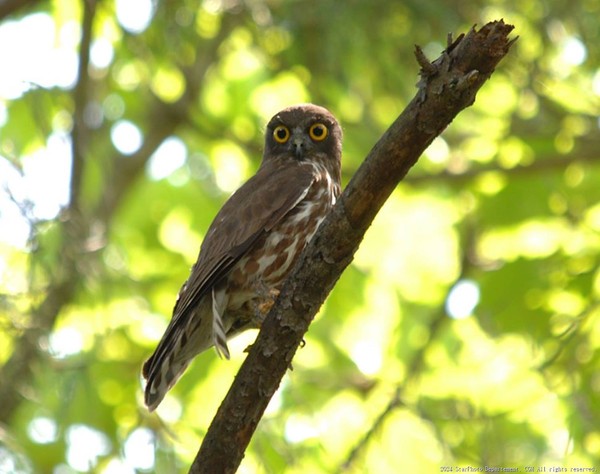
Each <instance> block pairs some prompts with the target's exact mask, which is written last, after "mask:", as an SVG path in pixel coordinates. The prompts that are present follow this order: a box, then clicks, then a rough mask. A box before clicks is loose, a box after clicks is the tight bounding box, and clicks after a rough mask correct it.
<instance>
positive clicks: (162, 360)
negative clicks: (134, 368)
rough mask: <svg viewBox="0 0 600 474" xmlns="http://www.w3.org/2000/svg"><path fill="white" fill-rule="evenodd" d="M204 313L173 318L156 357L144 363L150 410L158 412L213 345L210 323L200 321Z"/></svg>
mask: <svg viewBox="0 0 600 474" xmlns="http://www.w3.org/2000/svg"><path fill="white" fill-rule="evenodd" d="M202 309H204V308H202V307H201V308H200V311H198V313H200V314H197V313H196V312H193V313H191V314H189V315H185V317H184V315H181V317H177V318H173V320H171V323H170V324H169V326H168V327H167V330H166V331H165V334H164V335H163V337H162V339H161V340H160V342H159V343H158V347H157V348H156V350H155V351H154V354H152V356H150V358H149V359H148V360H147V361H146V362H145V363H144V366H143V367H142V375H143V376H144V378H145V379H146V389H145V392H144V402H145V403H146V406H147V407H148V410H150V411H154V410H155V409H156V407H158V405H159V404H160V402H162V400H163V398H164V397H165V395H166V394H167V392H168V391H169V390H170V389H171V387H173V385H175V384H176V383H177V381H178V380H179V378H180V377H181V376H182V375H183V373H184V372H185V369H186V368H187V366H188V365H189V363H190V362H191V361H192V359H193V358H194V357H195V356H196V355H198V354H199V353H201V352H204V351H205V350H207V349H209V348H210V347H211V346H212V345H213V341H212V328H211V325H210V320H208V321H207V318H202V317H200V316H201V312H202Z"/></svg>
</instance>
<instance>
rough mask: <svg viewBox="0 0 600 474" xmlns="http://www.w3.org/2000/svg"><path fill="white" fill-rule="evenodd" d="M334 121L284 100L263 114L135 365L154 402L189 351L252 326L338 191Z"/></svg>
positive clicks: (223, 350)
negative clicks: (155, 335)
mask: <svg viewBox="0 0 600 474" xmlns="http://www.w3.org/2000/svg"><path fill="white" fill-rule="evenodd" d="M341 155H342V130H341V127H340V125H339V124H338V122H337V120H336V119H335V117H334V116H333V115H332V114H331V113H330V112H329V111H328V110H327V109H325V108H323V107H320V106H317V105H313V104H302V105H296V106H292V107H288V108H286V109H284V110H282V111H281V112H279V113H278V114H276V115H275V116H274V117H273V118H272V119H271V120H270V121H269V123H268V125H267V130H266V137H265V147H264V153H263V158H262V162H261V165H260V167H259V169H258V171H257V172H256V174H255V175H254V176H252V177H251V178H250V179H249V180H248V181H247V182H246V183H245V184H244V185H242V187H240V188H239V189H238V190H237V191H236V192H235V193H233V194H232V195H231V197H230V198H229V199H228V200H227V202H225V204H224V205H223V207H222V208H221V210H220V211H219V212H218V213H217V215H216V217H215V219H214V220H213V222H212V224H211V225H210V227H209V229H208V231H207V233H206V237H205V238H204V241H203V242H202V245H201V246H200V253H199V255H198V260H197V261H196V263H195V264H194V266H193V267H192V270H191V274H190V276H189V278H188V279H187V281H186V282H185V283H184V284H183V286H182V288H181V290H180V291H179V295H178V297H177V301H176V303H175V307H174V309H173V316H172V319H171V322H170V323H169V325H168V327H167V329H166V331H165V333H164V335H163V336H162V338H161V340H160V342H159V343H158V346H157V348H156V350H155V351H154V353H153V354H152V356H151V357H150V358H149V359H148V360H147V361H146V362H145V364H144V366H143V370H142V372H143V375H144V377H145V379H146V388H145V397H144V399H145V403H146V405H147V406H148V409H149V410H150V411H153V410H154V409H156V407H157V406H158V405H159V404H160V402H161V401H162V399H163V398H164V396H165V394H166V393H167V391H168V390H169V389H170V388H171V387H172V386H173V385H174V384H175V383H176V382H177V380H178V379H179V377H181V375H182V374H183V372H184V371H185V369H186V368H187V366H188V364H189V363H190V362H191V361H192V359H193V358H194V357H195V356H196V355H198V354H199V353H201V352H203V351H205V350H207V349H209V348H210V347H212V346H214V347H215V349H216V351H217V353H218V354H219V355H220V356H222V357H225V358H227V359H228V358H229V349H228V347H227V340H228V339H230V338H232V337H234V336H235V335H237V334H239V333H241V332H242V331H244V330H246V329H250V328H258V327H260V325H261V323H262V321H263V320H264V317H265V316H266V313H267V312H268V309H269V308H270V307H271V306H272V304H273V302H274V300H275V298H277V295H278V294H279V290H280V288H281V285H282V283H283V281H284V280H285V278H286V276H287V275H288V274H289V273H290V271H291V269H292V268H293V266H294V263H295V262H296V261H297V260H298V257H299V256H300V253H301V252H302V250H303V249H304V247H305V246H306V244H307V243H308V241H309V240H310V239H311V238H312V236H313V235H314V234H315V232H316V230H317V228H318V227H319V225H320V224H321V222H322V221H323V219H324V218H325V216H326V214H327V213H328V212H329V210H330V209H331V208H332V206H333V205H334V204H335V201H336V199H337V197H338V196H339V194H340V189H341V188H340V175H341Z"/></svg>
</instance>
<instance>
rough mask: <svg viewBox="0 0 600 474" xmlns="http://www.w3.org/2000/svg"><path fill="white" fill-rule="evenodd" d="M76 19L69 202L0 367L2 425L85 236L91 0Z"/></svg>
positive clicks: (69, 283) (21, 392)
mask: <svg viewBox="0 0 600 474" xmlns="http://www.w3.org/2000/svg"><path fill="white" fill-rule="evenodd" d="M83 3H84V11H83V19H82V39H81V44H80V52H79V61H80V64H79V76H78V79H77V85H76V86H75V91H74V103H75V113H74V115H75V121H74V126H73V136H72V142H73V148H72V150H73V158H72V167H71V185H70V191H71V198H70V202H69V206H68V210H67V212H66V213H65V214H64V217H65V218H64V219H63V222H62V226H61V231H62V242H61V248H60V250H59V251H58V255H60V256H61V258H59V259H57V268H55V269H54V271H53V275H52V277H53V279H52V283H51V284H50V286H49V287H48V288H47V290H46V297H45V298H44V299H43V300H42V301H41V303H40V304H39V305H38V306H36V307H35V308H33V309H32V312H31V313H32V314H31V325H32V327H30V328H27V329H26V330H25V331H24V333H23V336H22V337H21V338H20V341H19V344H17V345H15V350H14V351H13V353H12V354H11V356H10V358H9V359H8V360H7V361H6V363H5V364H4V365H3V366H2V368H1V369H0V379H2V380H11V381H12V382H13V383H10V384H8V383H7V384H1V385H0V400H2V404H1V405H0V422H4V423H7V422H8V420H9V418H10V416H11V415H12V413H13V411H14V409H15V408H16V407H17V406H18V404H19V403H20V402H21V400H22V398H23V397H24V396H26V395H25V394H27V392H28V385H29V383H30V381H31V378H32V375H33V368H34V363H35V361H37V360H38V359H39V358H41V353H40V349H39V340H40V337H41V336H44V335H46V334H48V332H50V330H51V329H52V327H53V326H54V323H55V321H56V318H57V317H58V315H59V313H60V311H61V310H62V308H63V307H64V306H65V305H66V304H68V302H69V301H71V300H72V298H73V296H74V294H75V290H76V288H77V283H78V281H79V278H78V270H77V258H78V256H79V254H80V252H81V251H82V249H83V247H84V242H85V239H86V238H87V230H86V225H85V223H84V222H83V220H82V218H81V215H80V212H79V190H80V188H81V176H82V174H83V166H84V155H83V151H82V150H83V149H84V148H85V143H84V138H85V128H86V127H85V123H84V121H83V113H84V112H83V109H84V108H85V105H86V101H87V84H88V76H87V67H88V64H89V57H90V53H89V49H90V45H91V40H92V27H93V22H94V16H95V11H96V8H95V7H96V0H89V1H85V2H83Z"/></svg>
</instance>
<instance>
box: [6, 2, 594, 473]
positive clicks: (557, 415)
mask: <svg viewBox="0 0 600 474" xmlns="http://www.w3.org/2000/svg"><path fill="white" fill-rule="evenodd" d="M28 3H29V4H28V5H27V6H26V7H24V8H23V9H20V10H17V11H15V12H13V13H12V14H11V15H10V16H8V17H5V18H3V19H2V23H0V29H1V28H5V27H12V28H17V29H18V28H19V25H21V26H22V25H24V23H21V22H27V21H30V20H31V18H32V16H35V18H39V15H42V16H43V17H44V18H45V20H46V21H47V20H50V22H51V23H52V24H53V25H54V28H55V41H56V44H61V42H63V43H64V42H65V41H66V40H65V37H66V35H65V34H63V33H64V32H65V31H71V32H72V31H75V32H76V33H75V35H74V38H75V39H74V40H72V41H71V43H68V42H67V43H68V44H70V45H71V51H72V53H73V54H78V55H80V54H81V53H80V51H79V49H80V46H81V44H83V45H84V49H85V46H89V45H86V42H85V41H82V40H81V38H85V35H83V36H82V35H81V34H80V33H79V32H80V31H81V28H82V18H83V16H84V14H83V11H82V9H83V2H75V1H68V0H56V1H52V2H28ZM117 6H118V5H116V4H115V3H113V1H111V0H103V1H100V2H98V3H97V5H96V8H95V15H94V16H93V21H92V27H91V30H89V28H88V30H89V31H91V44H92V45H94V44H98V42H99V41H100V44H103V45H104V46H105V47H106V46H107V45H108V46H109V48H108V49H109V50H111V49H112V56H110V58H109V60H108V61H107V62H106V63H105V64H102V65H101V66H98V65H94V64H93V63H92V64H90V65H89V67H87V68H85V69H84V74H83V76H81V77H80V78H79V82H78V87H79V88H80V89H76V88H75V85H66V86H62V87H61V86H50V87H44V86H43V85H35V84H33V85H31V86H30V87H26V88H24V90H23V92H22V93H21V94H18V95H17V96H15V97H4V98H2V97H0V109H1V110H2V114H0V119H1V120H0V162H2V168H1V170H7V169H9V168H10V169H12V170H14V171H16V174H15V176H16V177H14V178H11V179H12V181H18V180H19V179H23V178H22V175H23V174H25V175H26V174H27V172H28V169H31V167H32V166H33V167H36V166H38V167H41V166H43V162H44V160H45V159H46V158H45V156H46V153H47V150H48V149H49V146H50V144H51V142H52V140H53V139H55V138H56V137H57V136H58V137H62V138H61V139H64V140H66V143H68V144H70V143H73V141H72V140H75V143H77V144H79V146H80V148H79V155H78V156H80V159H78V163H79V164H80V165H81V168H80V169H81V173H80V174H79V176H80V178H81V184H80V188H79V191H78V192H77V193H76V194H71V195H70V196H71V211H70V212H69V211H67V210H64V211H63V212H61V213H58V214H56V213H55V214H54V215H51V216H44V217H39V216H36V213H35V209H34V207H35V200H32V199H29V198H28V196H27V195H24V196H19V195H13V196H12V197H13V198H14V202H12V203H11V202H10V201H9V200H8V199H6V196H8V194H9V189H8V188H7V187H6V186H5V187H4V188H3V190H2V191H1V192H3V193H4V194H5V199H4V200H2V201H0V202H2V203H3V204H2V207H0V218H3V217H4V218H6V216H7V215H9V207H10V206H12V207H13V209H12V211H13V212H14V209H15V208H18V209H20V211H22V212H23V213H24V215H25V217H26V218H27V219H28V221H29V223H30V226H31V227H30V230H31V232H30V235H29V238H28V239H27V241H26V242H23V243H22V244H16V243H14V242H13V243H10V242H3V243H0V328H1V331H0V365H3V369H2V371H1V372H0V406H2V405H4V406H5V408H6V409H4V410H0V412H1V413H2V415H1V416H0V472H23V473H26V472H35V473H38V472H39V473H53V474H65V473H72V472H94V473H96V472H98V473H111V474H112V473H134V472H155V471H156V472H161V473H171V472H173V473H175V472H187V469H188V467H189V465H190V464H191V461H192V460H193V457H194V455H195V453H196V451H197V449H198V447H199V443H200V441H201V439H202V437H203V435H204V433H205V432H206V429H207V427H208V425H209V423H210V421H211V419H212V416H213V414H214V413H215V411H216V409H217V407H218V405H219V403H220V401H221V400H222V398H223V397H224V395H225V393H226V391H227V389H228V387H229V385H230V383H231V381H232V379H233V377H234V376H235V373H236V371H237V368H238V367H239V365H240V363H241V362H242V360H243V358H244V357H245V354H244V352H243V350H244V348H245V347H246V346H247V345H248V344H250V343H251V342H252V340H253V338H254V337H255V333H252V332H250V333H247V334H245V335H243V336H241V337H240V338H238V339H236V340H234V341H233V342H232V343H231V345H230V347H231V349H232V360H231V361H223V360H220V359H218V357H217V356H216V354H215V353H214V351H209V352H207V353H205V354H202V355H201V356H199V357H198V358H197V360H196V361H195V363H194V364H193V365H192V366H191V367H190V368H189V369H188V371H187V373H186V375H185V376H184V377H183V378H182V379H181V380H180V382H179V383H178V384H177V385H176V387H175V388H174V389H173V390H172V391H171V392H170V395H169V396H168V397H167V398H166V399H165V401H164V402H163V404H162V405H161V407H160V408H159V410H158V411H157V414H149V413H148V412H147V411H146V409H145V408H144V406H143V401H142V391H141V387H142V384H141V379H140V367H141V364H142V363H143V361H144V360H145V358H147V357H148V356H149V355H150V354H151V352H152V351H153V348H154V347H155V345H156V343H157V340H158V338H160V336H161V334H162V331H163V330H164V328H165V326H166V324H167V322H168V318H169V317H170V313H171V310H172V307H173V304H174V301H175V296H176V294H177V291H178V290H179V287H180V285H181V284H182V282H183V281H184V280H185V279H186V278H187V275H188V271H189V268H190V266H191V265H192V264H193V263H194V261H195V259H196V256H197V252H198V246H199V244H200V242H201V240H202V237H203V235H204V232H205V231H206V229H207V227H208V225H209V224H210V222H211V219H212V217H213V216H214V215H215V213H216V212H217V210H218V209H219V207H220V206H221V205H222V204H223V202H224V201H225V199H226V198H227V196H228V195H229V194H230V193H231V192H232V191H233V190H235V188H236V187H238V186H239V185H240V184H241V183H242V182H243V181H244V180H245V179H247V178H248V177H249V176H250V175H251V174H252V173H253V171H254V170H255V169H256V168H257V167H258V165H259V162H260V156H261V150H262V141H263V130H264V126H265V124H266V121H267V120H268V119H269V118H270V116H271V115H273V114H274V113H275V112H277V111H278V110H279V109H280V108H283V107H285V106H287V105H290V104H294V103H298V102H305V101H311V102H315V103H318V104H320V105H323V106H325V107H327V108H329V109H330V110H331V111H332V112H333V113H334V114H335V115H336V116H337V117H338V119H339V120H340V122H341V123H342V125H343V128H344V155H343V180H344V183H346V182H347V181H348V179H349V178H350V177H351V176H352V174H353V172H354V171H355V170H356V169H357V168H358V166H359V165H360V163H361V161H362V159H363V158H364V157H365V156H366V154H367V153H368V151H369V150H370V148H371V147H372V146H373V145H374V143H375V142H376V141H377V139H378V138H379V136H380V135H381V134H382V133H383V132H384V131H385V129H386V128H387V127H388V126H389V125H390V124H391V122H392V121H393V120H394V119H395V118H396V117H397V115H398V114H399V113H400V112H401V111H402V109H403V106H404V105H405V104H407V103H408V101H410V100H411V98H412V97H413V96H414V94H415V93H416V89H415V84H416V82H417V81H418V66H417V63H416V61H415V59H414V56H413V51H414V44H419V45H421V46H422V47H423V48H424V50H425V53H426V54H427V55H428V57H429V58H430V59H434V58H436V57H437V56H438V55H439V54H440V53H441V51H442V50H443V48H444V46H445V43H446V36H447V33H448V32H452V33H453V34H455V35H456V34H459V33H461V32H466V31H468V29H469V28H470V27H471V26H472V25H474V24H478V25H483V24H484V23H486V22H487V21H491V20H497V19H500V18H504V20H505V21H506V22H507V23H511V24H514V25H515V31H514V36H519V40H518V41H517V43H516V44H515V45H514V47H513V49H512V50H511V52H510V53H509V55H508V56H507V58H506V59H505V60H504V61H503V62H501V63H500V65H499V67H498V69H497V71H496V72H495V73H494V75H493V76H492V78H491V80H490V81H489V82H488V83H486V84H485V85H484V87H483V89H482V90H481V92H480V93H479V94H478V97H477V100H476V102H475V104H474V105H473V106H472V107H471V108H469V109H467V110H465V111H464V112H463V113H461V114H460V116H459V117H458V118H457V119H456V120H455V121H454V122H453V123H452V124H451V125H450V127H448V129H447V130H446V131H445V132H444V133H443V134H442V136H441V137H440V138H438V139H436V141H435V142H434V143H433V144H432V146H431V147H430V148H429V150H428V151H427V152H426V153H425V154H424V156H423V157H422V158H421V159H420V161H419V162H418V164H417V165H416V166H415V167H414V168H413V169H412V170H411V172H410V173H409V175H408V177H407V178H406V180H405V181H404V182H403V183H401V184H400V185H399V186H398V188H397V190H396V191H395V192H394V193H393V195H392V196H391V198H390V200H389V201H388V203H387V204H386V205H385V207H384V208H383V209H382V210H381V212H380V214H379V215H378V217H377V218H376V220H375V222H374V223H373V225H372V227H371V228H370V229H369V231H368V232H367V235H366V237H365V240H364V242H363V244H362V245H361V247H360V249H359V251H358V253H357V255H356V257H355V260H354V262H353V263H352V265H351V266H350V267H349V268H348V269H347V270H346V272H345V273H344V275H343V276H342V278H341V279H340V281H339V282H338V284H337V286H336V288H335V289H334V291H333V292H332V294H331V295H330V297H329V299H328V300H327V302H326V303H325V305H324V306H323V308H322V310H321V312H320V313H319V315H317V318H316V320H315V322H314V323H313V325H312V326H311V328H310V330H309V333H308V334H307V336H306V345H305V346H304V348H302V349H301V350H299V351H298V353H297V355H296V357H295V359H294V364H293V365H294V370H293V371H292V372H288V374H287V375H286V376H285V378H284V380H283V383H282V387H281V389H280V390H279V391H278V392H277V393H276V395H275V397H274V398H273V401H272V403H271V404H270V406H269V408H268V409H267V412H266V414H265V416H264V418H263V419H262V421H261V423H260V424H259V426H258V430H257V432H256V434H255V436H254V438H253V440H252V441H251V443H250V446H249V448H248V451H247V453H246V456H245V458H244V460H243V462H242V465H241V468H240V472H242V473H278V472H286V473H288V472H289V473H294V472H298V473H300V472H303V473H304V472H311V473H313V472H315V473H318V472H323V473H330V472H343V471H346V472H356V473H358V472H380V473H387V472H390V473H400V472H412V473H429V472H432V473H433V472H440V470H441V469H442V468H444V467H449V468H452V469H454V472H456V471H457V468H461V467H463V468H464V467H469V466H471V467H474V468H479V467H485V466H491V467H518V468H520V469H521V472H525V468H526V467H527V466H533V467H535V468H536V469H537V468H538V467H543V466H545V467H547V468H548V469H549V468H550V467H552V466H554V467H567V468H571V467H589V468H591V467H594V466H595V467H596V469H600V400H599V396H600V270H599V263H600V255H599V250H600V160H599V158H600V132H599V119H598V115H599V111H600V60H599V55H600V48H599V47H598V44H600V27H599V26H598V18H599V17H600V3H598V2H597V1H596V0H581V1H580V0H575V1H572V0H569V1H567V0H564V1H562V0H556V1H551V0H547V1H539V0H531V1H517V0H495V1H490V2H483V1H468V2H467V1H448V2H441V1H439V0H433V1H430V2H426V3H423V2H420V1H419V2H411V1H409V2H391V1H339V0H336V1H333V0H320V1H308V0H301V1H284V0H280V1H276V0H269V1H264V0H247V1H241V0H239V1H236V0H230V1H226V0H223V1H216V0H211V1H204V2H200V1H192V0H163V1H159V2H156V3H155V4H154V10H153V15H152V19H151V22H150V23H149V24H148V25H145V26H144V27H143V28H140V29H139V30H136V31H132V30H131V28H129V29H127V28H124V27H123V25H122V24H121V23H120V22H119V19H118V15H117V13H118V8H117ZM84 29H85V28H84ZM5 31H6V30H5ZM10 31H12V30H10ZM10 31H9V32H10ZM61 32H62V33H61ZM11 34H12V33H11ZM14 34H15V35H16V33H14ZM3 37H5V38H10V35H8V36H7V35H5V36H3ZM15 38H17V36H15ZM63 46H64V44H63ZM2 47H3V48H17V49H18V48H19V47H20V45H19V42H18V41H17V40H16V39H15V41H14V42H13V43H12V44H9V43H5V44H4V45H3V46H2ZM81 57H82V56H80V59H81ZM22 60H23V61H25V62H27V61H28V60H30V59H28V57H27V55H24V56H23V58H22ZM5 67H8V66H7V65H5V66H3V68H5ZM82 84H83V85H82ZM84 86H85V95H84V96H85V97H86V99H84V100H83V101H82V100H81V99H79V98H77V94H76V93H75V91H76V90H81V88H82V87H84ZM78 117H79V118H78ZM78 120H79V123H80V124H81V125H82V126H79V127H78V126H76V125H75V126H74V124H77V123H78ZM123 120H126V121H128V122H130V123H131V124H134V125H135V126H136V127H137V129H138V131H139V132H140V133H141V138H142V142H141V147H140V148H139V150H137V151H134V152H133V153H122V152H121V151H119V150H118V149H117V148H116V147H115V143H114V142H113V140H112V139H111V136H112V135H111V131H114V130H115V126H116V125H118V124H119V123H122V122H121V121H123ZM74 127H75V128H74ZM74 130H76V132H75V134H73V131H74ZM170 137H171V138H172V137H175V139H176V140H174V141H173V140H172V141H171V143H173V142H174V143H176V144H177V146H179V149H182V147H184V148H183V149H184V150H185V161H184V162H182V163H179V165H177V164H176V165H174V166H173V167H174V168H176V169H174V170H170V172H168V173H167V175H166V176H161V173H160V172H157V171H156V169H158V168H156V167H158V166H159V164H160V161H159V159H158V158H157V156H158V155H159V154H158V153H156V154H155V151H156V150H157V148H158V147H159V146H160V144H161V143H162V142H163V141H164V140H165V139H168V138H170ZM67 151H68V153H67V158H68V159H69V160H70V159H71V157H72V153H71V150H70V148H69V147H67ZM173 153H174V154H175V152H173ZM161 156H162V164H163V165H164V164H165V156H166V157H167V158H166V162H167V164H168V161H169V159H168V157H169V154H168V153H166V154H165V153H164V152H163V153H162V155H161ZM32 157H36V158H35V159H33V158H32ZM32 163H33V164H32ZM153 167H155V168H153ZM167 168H168V166H167ZM0 173H4V171H0ZM76 174H77V173H75V174H73V176H74V175H76ZM11 176H12V174H11ZM7 177H8V174H6V173H5V176H4V179H8V178H7ZM52 179H53V178H52V177H51V175H48V181H51V180H52ZM38 192H41V195H42V196H43V195H44V190H43V189H41V190H38ZM64 192H65V193H66V192H67V191H66V190H65V191H64ZM32 202H33V204H32ZM32 209H33V210H32ZM74 209H77V210H78V211H79V212H80V215H81V216H82V217H81V220H80V221H77V222H78V223H79V224H77V225H71V224H69V220H68V218H69V217H70V216H72V211H73V210H74ZM0 222H3V223H2V224H0V225H5V226H6V225H8V224H7V223H6V222H7V221H0ZM5 230H6V229H5ZM465 282H466V285H465ZM457 284H458V286H456V285H457ZM453 288H454V289H455V291H452V290H453ZM465 288H467V289H471V290H474V292H475V296H474V298H475V299H474V300H473V301H472V304H471V305H469V304H468V301H467V300H468V298H466V296H465V295H466V294H467V292H466V291H464V290H465ZM461 290H462V291H461ZM450 294H453V296H454V297H459V301H462V305H460V308H459V310H458V313H457V312H456V310H449V309H448V306H447V304H446V303H447V301H448V296H449V295H450ZM460 297H462V299H461V298H460ZM465 298H466V299H465ZM475 303H477V304H476V305H475V306H474V307H473V305H474V304H475ZM461 311H462V312H461ZM25 347H30V348H31V350H30V351H29V352H27V351H25V350H24V348H25ZM19 350H21V352H19ZM25 352H27V353H26V354H25ZM15 354H17V355H19V357H21V355H23V354H25V355H23V358H22V359H19V360H21V362H22V363H23V364H24V365H23V367H24V368H19V369H18V370H17V371H16V372H15V370H16V369H15V367H16V366H15V360H16V358H17V357H16V356H15ZM11 364H12V365H11ZM11 397H12V398H11ZM15 397H16V398H15ZM9 398H10V399H12V400H14V399H16V400H17V402H15V403H13V402H11V403H10V404H9V403H8V402H7V401H6V400H9Z"/></svg>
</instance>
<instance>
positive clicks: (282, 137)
mask: <svg viewBox="0 0 600 474" xmlns="http://www.w3.org/2000/svg"><path fill="white" fill-rule="evenodd" d="M273 138H274V139H275V141H276V142H277V143H285V142H287V141H288V139H289V138H290V130H289V129H288V128H287V127H286V126H284V125H278V126H277V127H275V130H273Z"/></svg>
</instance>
